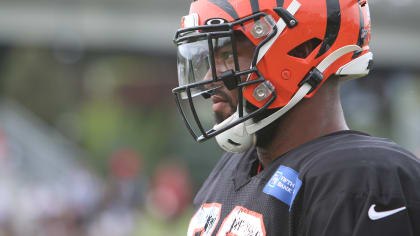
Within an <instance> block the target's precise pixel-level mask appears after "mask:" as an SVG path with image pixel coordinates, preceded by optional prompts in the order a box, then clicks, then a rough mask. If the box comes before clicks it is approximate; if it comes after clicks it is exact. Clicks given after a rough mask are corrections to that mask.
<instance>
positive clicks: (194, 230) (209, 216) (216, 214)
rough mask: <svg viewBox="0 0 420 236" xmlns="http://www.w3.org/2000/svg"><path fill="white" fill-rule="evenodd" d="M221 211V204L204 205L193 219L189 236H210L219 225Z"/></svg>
mask: <svg viewBox="0 0 420 236" xmlns="http://www.w3.org/2000/svg"><path fill="white" fill-rule="evenodd" d="M221 210H222V205H221V204H219V203H208V204H203V205H202V206H201V207H200V209H198V211H197V212H196V213H195V214H194V216H193V217H192V219H191V221H190V226H189V227H188V233H187V235H188V236H197V235H200V236H210V235H211V234H212V233H213V231H214V229H215V228H216V226H217V223H219V220H220V212H221Z"/></svg>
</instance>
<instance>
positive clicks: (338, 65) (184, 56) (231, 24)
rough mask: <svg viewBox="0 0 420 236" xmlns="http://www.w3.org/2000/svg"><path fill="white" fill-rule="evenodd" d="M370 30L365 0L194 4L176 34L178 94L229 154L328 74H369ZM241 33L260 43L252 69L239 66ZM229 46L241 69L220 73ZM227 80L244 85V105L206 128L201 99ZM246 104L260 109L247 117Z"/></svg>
mask: <svg viewBox="0 0 420 236" xmlns="http://www.w3.org/2000/svg"><path fill="white" fill-rule="evenodd" d="M370 31H371V26H370V14H369V5H368V3H367V1H366V0H198V1H194V2H193V3H192V4H191V8H190V14H189V15H188V16H184V17H183V20H182V27H181V29H179V30H178V31H177V33H176V35H175V39H174V42H175V44H176V45H177V46H178V79H179V85H180V86H179V87H177V88H175V89H174V90H173V93H174V94H175V95H176V101H177V104H178V107H179V110H180V112H181V114H182V116H183V118H184V121H185V123H186V125H187V127H188V129H189V130H190V132H191V134H192V135H193V136H194V138H195V139H196V140H197V141H203V140H207V139H209V138H211V137H214V136H216V139H217V141H218V143H219V145H220V146H221V147H222V148H223V149H225V150H226V151H231V152H243V151H246V150H247V149H248V148H249V147H250V146H252V145H253V144H254V143H255V133H256V132H257V131H258V130H260V129H262V128H264V127H266V126H267V125H268V124H270V123H272V122H273V121H274V120H276V119H278V118H279V117H280V116H281V115H283V114H284V113H285V112H287V111H288V110H290V109H291V108H292V107H293V106H295V105H296V104H297V103H298V102H299V101H300V100H301V99H303V98H304V97H306V98H310V97H312V96H313V95H314V94H315V93H316V92H317V90H318V89H319V87H320V86H321V85H322V84H323V83H324V82H325V80H326V79H327V78H330V77H331V76H332V75H338V77H339V78H340V79H351V78H358V77H362V76H364V75H366V74H368V73H369V70H370V67H371V65H372V58H373V56H372V53H371V52H370V51H369V41H370ZM235 32H241V33H242V35H244V36H245V37H246V38H247V39H248V40H249V41H250V42H252V44H253V45H254V46H255V49H254V54H253V58H252V62H251V65H250V66H249V68H240V66H239V63H238V58H237V48H236V44H235V40H236V38H237V37H238V36H237V33H235ZM225 45H231V46H229V47H231V52H232V54H233V59H232V60H233V61H234V63H233V64H234V66H232V67H231V68H226V71H222V72H217V71H216V69H215V68H216V60H215V59H214V52H215V50H217V47H221V46H223V47H225ZM208 71H212V78H211V79H208V78H206V75H208V73H207V72H208ZM244 76H246V77H247V79H246V80H244V79H243V77H244ZM241 78H242V79H241ZM210 84H212V85H210ZM220 84H223V85H224V86H226V87H227V88H228V89H231V90H232V89H238V102H239V105H238V108H237V110H236V112H235V114H233V115H232V116H231V117H229V118H228V119H226V120H224V121H223V122H221V123H220V124H216V125H213V126H210V128H209V129H206V128H205V125H203V122H202V120H208V118H206V116H205V115H202V114H201V112H199V111H198V109H197V108H198V107H200V106H202V104H203V102H202V101H198V102H195V101H194V100H195V99H196V98H199V99H204V100H205V99H207V98H209V97H210V96H211V93H212V92H213V91H214V90H217V89H218V88H219V87H220ZM183 101H184V102H186V105H185V106H183V105H182V102H183ZM246 102H249V103H251V104H252V105H254V106H255V107H257V108H258V109H257V110H256V111H253V112H251V113H249V114H248V113H247V112H246V110H245V109H244V104H245V103H246ZM185 108H187V109H189V110H190V112H189V114H190V117H191V119H189V118H188V116H189V115H188V112H187V111H186V109H185ZM272 108H279V110H278V111H276V112H274V113H273V114H272V115H270V116H268V117H266V118H265V119H263V120H261V121H258V122H254V121H253V120H252V119H251V118H252V117H255V116H256V115H257V114H258V113H261V112H262V111H263V110H266V109H272ZM201 117H204V119H200V118H201ZM194 123H195V124H196V125H195V128H194V125H193V124H194ZM197 133H198V134H200V133H201V135H197Z"/></svg>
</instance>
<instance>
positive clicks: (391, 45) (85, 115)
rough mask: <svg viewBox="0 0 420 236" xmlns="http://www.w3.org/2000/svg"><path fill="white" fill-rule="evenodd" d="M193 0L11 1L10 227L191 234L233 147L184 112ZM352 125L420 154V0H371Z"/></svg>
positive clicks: (2, 195) (6, 45)
mask: <svg viewBox="0 0 420 236" xmlns="http://www.w3.org/2000/svg"><path fill="white" fill-rule="evenodd" d="M189 2H190V1H188V0H170V1H168V0H153V1H144V0H118V1H116V0H83V1H82V0H72V1H70V0H36V1H34V0H0V236H38V235H39V236H41V235H42V236H44V235H45V236H49V235H54V236H67V235H78V236H79V235H80V236H96V235H101V236H107V235H110V236H111V235H112V236H120V235H121V236H129V235H130V236H131V235H154V236H155V235H156V236H159V235H185V234H186V228H187V225H188V222H189V218H190V217H191V215H192V209H191V202H192V198H193V196H194V194H195V193H196V192H197V190H198V189H199V187H200V185H201V183H202V182H203V181H204V179H205V178H206V177H207V175H208V173H209V172H210V170H211V168H212V167H213V165H214V164H215V163H216V162H217V160H218V159H219V157H220V155H221V153H222V151H221V150H220V149H219V148H218V147H217V145H216V144H215V142H214V141H209V142H207V143H204V144H200V145H197V144H196V143H195V142H194V141H193V139H192V138H191V137H190V135H189V133H187V131H186V129H185V127H184V124H183V122H182V120H181V119H180V117H179V116H178V112H177V110H176V107H175V103H174V101H173V97H172V94H171V89H172V88H173V87H175V86H176V83H177V78H176V55H175V47H174V46H173V44H172V37H173V35H174V32H175V31H176V30H177V28H178V27H179V22H180V17H181V16H183V15H186V14H187V12H188V9H189ZM370 3H371V16H372V25H373V33H372V43H371V48H372V51H373V52H374V54H375V67H374V71H373V73H371V75H369V76H368V77H366V78H364V79H360V80H356V81H349V82H346V83H345V84H344V85H343V89H342V96H343V104H344V109H345V111H346V115H347V117H348V122H349V124H350V126H351V128H353V129H356V130H363V131H367V132H369V133H371V134H373V135H377V136H382V137H388V138H392V139H394V140H395V141H397V142H398V143H400V144H401V145H402V146H404V147H405V148H407V149H409V150H410V151H412V152H414V153H416V155H419V154H420V106H419V104H420V93H418V91H420V48H419V47H420V28H419V26H418V22H420V16H419V15H418V12H419V11H420V2H419V1H416V0H400V1H393V0H371V1H370Z"/></svg>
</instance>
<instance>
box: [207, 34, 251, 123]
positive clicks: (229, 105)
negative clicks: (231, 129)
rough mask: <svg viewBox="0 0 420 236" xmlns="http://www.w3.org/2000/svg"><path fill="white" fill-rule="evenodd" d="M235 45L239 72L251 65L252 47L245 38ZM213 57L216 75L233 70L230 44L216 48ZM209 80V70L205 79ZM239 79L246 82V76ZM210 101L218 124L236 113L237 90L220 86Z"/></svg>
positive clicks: (210, 76)
mask: <svg viewBox="0 0 420 236" xmlns="http://www.w3.org/2000/svg"><path fill="white" fill-rule="evenodd" d="M236 45H237V55H238V61H239V68H240V69H241V70H245V69H248V68H249V67H250V65H251V61H252V56H253V52H254V45H253V44H252V43H251V42H250V41H249V40H247V39H246V38H245V37H240V39H239V40H237V44H236ZM214 57H215V62H216V73H217V74H218V75H220V73H222V72H224V71H227V70H230V69H234V68H235V65H234V60H233V54H232V45H231V44H228V45H223V46H222V47H220V48H217V49H216V50H215V52H214ZM211 78H212V73H211V71H210V70H209V71H208V73H207V75H206V79H211ZM241 79H242V80H243V81H244V80H246V76H243V77H242V78H241ZM220 84H221V85H222V82H220ZM211 100H212V102H213V106H212V108H213V112H214V114H215V118H216V122H217V123H220V122H222V121H223V120H225V119H226V118H228V117H229V116H231V115H232V114H233V113H234V112H235V111H236V107H237V105H238V89H234V90H228V89H227V88H226V87H225V86H221V87H220V88H219V89H217V90H215V91H214V93H213V95H212V96H211Z"/></svg>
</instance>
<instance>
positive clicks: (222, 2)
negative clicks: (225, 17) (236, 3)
mask: <svg viewBox="0 0 420 236" xmlns="http://www.w3.org/2000/svg"><path fill="white" fill-rule="evenodd" d="M209 2H211V3H214V4H215V5H217V6H218V7H220V8H221V9H222V10H223V11H225V12H226V13H228V14H229V15H230V16H231V17H232V18H233V19H235V20H237V19H239V16H238V13H237V12H236V11H235V8H233V6H232V4H230V3H229V2H228V1H227V0H209Z"/></svg>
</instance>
